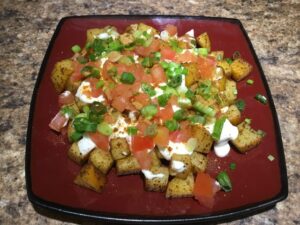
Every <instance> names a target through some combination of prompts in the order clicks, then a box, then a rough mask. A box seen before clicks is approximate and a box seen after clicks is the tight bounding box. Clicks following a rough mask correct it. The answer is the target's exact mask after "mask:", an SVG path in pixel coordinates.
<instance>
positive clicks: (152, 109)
mask: <svg viewBox="0 0 300 225" xmlns="http://www.w3.org/2000/svg"><path fill="white" fill-rule="evenodd" d="M157 112H158V110H157V107H156V106H155V105H147V106H145V107H143V108H142V110H141V113H142V115H143V116H144V117H145V118H146V119H151V118H152V117H153V116H154V115H155V114H156V113H157Z"/></svg>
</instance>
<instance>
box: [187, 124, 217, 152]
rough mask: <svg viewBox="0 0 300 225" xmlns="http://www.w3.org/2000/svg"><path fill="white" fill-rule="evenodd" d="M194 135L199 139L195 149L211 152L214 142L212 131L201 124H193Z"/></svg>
mask: <svg viewBox="0 0 300 225" xmlns="http://www.w3.org/2000/svg"><path fill="white" fill-rule="evenodd" d="M192 135H193V137H194V138H196V139H197V147H196V148H195V150H194V151H196V152H201V153H209V152H210V150H211V146H212V144H213V139H212V137H211V135H210V133H209V132H208V131H207V130H206V129H205V128H204V127H203V126H201V125H194V126H192Z"/></svg>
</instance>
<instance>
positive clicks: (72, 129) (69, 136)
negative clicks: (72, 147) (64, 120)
mask: <svg viewBox="0 0 300 225" xmlns="http://www.w3.org/2000/svg"><path fill="white" fill-rule="evenodd" d="M73 132H75V128H74V126H73V121H70V122H69V123H68V127H67V135H68V140H69V142H71V143H72V142H73V141H72V139H71V135H72V134H73Z"/></svg>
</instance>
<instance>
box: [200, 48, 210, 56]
mask: <svg viewBox="0 0 300 225" xmlns="http://www.w3.org/2000/svg"><path fill="white" fill-rule="evenodd" d="M199 54H200V55H202V56H207V55H208V49H207V48H199Z"/></svg>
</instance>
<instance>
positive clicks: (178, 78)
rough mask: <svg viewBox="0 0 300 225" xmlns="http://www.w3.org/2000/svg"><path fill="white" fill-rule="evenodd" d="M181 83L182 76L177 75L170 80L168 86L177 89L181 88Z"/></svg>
mask: <svg viewBox="0 0 300 225" xmlns="http://www.w3.org/2000/svg"><path fill="white" fill-rule="evenodd" d="M181 82H182V76H181V75H176V76H173V77H171V78H170V79H169V82H168V86H170V87H172V88H177V87H178V86H180V84H181Z"/></svg>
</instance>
